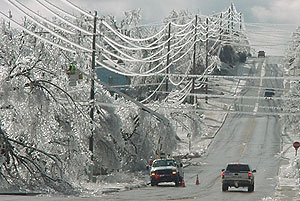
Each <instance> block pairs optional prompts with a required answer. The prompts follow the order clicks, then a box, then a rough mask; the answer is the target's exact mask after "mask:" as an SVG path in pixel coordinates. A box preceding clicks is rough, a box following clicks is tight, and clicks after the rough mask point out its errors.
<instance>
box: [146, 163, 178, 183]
mask: <svg viewBox="0 0 300 201" xmlns="http://www.w3.org/2000/svg"><path fill="white" fill-rule="evenodd" d="M150 180H151V186H156V185H157V184H158V183H161V182H174V183H175V186H179V185H180V184H181V183H182V181H183V165H182V163H180V162H177V161H176V160H175V159H174V158H159V159H155V160H154V161H153V162H152V164H151V167H150Z"/></svg>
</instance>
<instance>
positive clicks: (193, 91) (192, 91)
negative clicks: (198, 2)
mask: <svg viewBox="0 0 300 201" xmlns="http://www.w3.org/2000/svg"><path fill="white" fill-rule="evenodd" d="M197 24H198V16H197V15H196V16H195V33H194V34H195V36H194V54H193V71H192V73H193V76H195V74H196V49H197ZM192 79H193V81H192V90H191V96H190V102H191V104H195V103H197V98H196V96H195V94H194V93H195V79H196V78H195V77H193V78H192Z"/></svg>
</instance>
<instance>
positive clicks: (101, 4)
mask: <svg viewBox="0 0 300 201" xmlns="http://www.w3.org/2000/svg"><path fill="white" fill-rule="evenodd" d="M13 1H15V0H13ZM19 1H20V2H22V3H24V4H25V5H27V6H29V7H30V8H32V9H34V10H39V11H40V12H41V13H43V14H46V15H47V12H43V10H42V8H40V7H38V3H37V2H36V0H19ZM41 1H43V0H41ZM64 1H65V0H51V1H50V2H52V3H55V4H57V5H59V6H60V7H61V8H65V9H67V10H68V9H70V6H68V5H67V4H66V3H65V2H64ZM70 1H71V2H72V3H74V4H76V5H78V6H80V7H81V8H83V9H85V10H87V11H95V10H96V11H98V13H99V15H107V14H110V15H114V16H116V18H117V19H121V18H122V16H124V12H125V11H128V10H133V9H137V8H140V9H141V14H142V23H145V24H148V23H159V22H161V21H162V20H163V19H164V17H166V16H168V14H169V13H170V11H172V10H176V11H180V10H189V11H190V12H192V13H201V14H204V15H209V14H212V13H214V12H221V11H224V10H226V9H227V8H228V7H229V6H230V4H231V3H234V5H235V7H236V9H237V10H238V11H239V12H241V13H242V14H243V17H244V19H245V22H246V27H247V28H248V29H254V30H263V29H265V28H266V29H267V30H264V32H262V33H259V34H258V35H266V34H267V33H268V34H269V31H270V30H273V32H276V33H275V34H274V35H272V36H270V38H269V37H268V39H267V41H272V46H273V47H271V45H269V46H268V47H267V48H270V49H273V50H274V49H277V50H278V48H283V47H281V46H280V47H278V45H281V44H285V43H286V42H287V41H288V38H289V36H290V35H291V32H292V31H294V30H295V29H296V26H297V25H298V24H299V23H300V12H299V10H300V0H70ZM0 10H1V11H2V12H4V13H7V12H8V10H12V14H13V17H18V16H21V15H22V14H21V13H20V12H19V11H17V10H15V9H14V8H13V6H12V5H11V4H9V3H8V0H0ZM73 11H74V10H73ZM48 15H50V14H48ZM253 23H259V25H256V26H254V24H253ZM270 27H271V28H270ZM283 32H284V33H283ZM255 37H257V34H255ZM259 40H263V42H266V40H265V39H263V38H261V39H257V40H256V41H253V42H254V43H255V44H257V43H258V44H259V43H260V42H259ZM280 42H281V43H280ZM275 54H276V53H275Z"/></svg>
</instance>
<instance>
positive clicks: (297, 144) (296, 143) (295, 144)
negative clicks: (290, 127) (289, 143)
mask: <svg viewBox="0 0 300 201" xmlns="http://www.w3.org/2000/svg"><path fill="white" fill-rule="evenodd" d="M293 146H294V148H295V149H296V153H295V156H297V151H298V148H299V147H300V142H294V143H293Z"/></svg>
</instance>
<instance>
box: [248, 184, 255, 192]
mask: <svg viewBox="0 0 300 201" xmlns="http://www.w3.org/2000/svg"><path fill="white" fill-rule="evenodd" d="M253 191H254V184H252V185H250V186H248V192H253Z"/></svg>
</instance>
